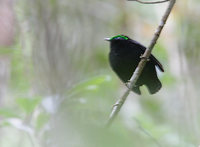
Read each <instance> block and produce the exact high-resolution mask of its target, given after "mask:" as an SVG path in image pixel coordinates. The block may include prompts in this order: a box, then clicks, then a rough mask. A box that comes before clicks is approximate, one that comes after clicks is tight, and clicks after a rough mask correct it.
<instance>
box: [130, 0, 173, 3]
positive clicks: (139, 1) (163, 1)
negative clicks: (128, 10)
mask: <svg viewBox="0 0 200 147" xmlns="http://www.w3.org/2000/svg"><path fill="white" fill-rule="evenodd" d="M128 1H136V2H138V3H141V4H160V3H165V2H168V1H170V0H162V1H152V2H144V1H141V0H128Z"/></svg>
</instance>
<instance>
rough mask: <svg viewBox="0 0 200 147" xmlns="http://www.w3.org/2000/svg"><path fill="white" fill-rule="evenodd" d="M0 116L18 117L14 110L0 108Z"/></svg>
mask: <svg viewBox="0 0 200 147" xmlns="http://www.w3.org/2000/svg"><path fill="white" fill-rule="evenodd" d="M0 116H1V117H6V118H11V117H19V115H18V114H17V112H16V111H15V110H12V109H9V108H0Z"/></svg>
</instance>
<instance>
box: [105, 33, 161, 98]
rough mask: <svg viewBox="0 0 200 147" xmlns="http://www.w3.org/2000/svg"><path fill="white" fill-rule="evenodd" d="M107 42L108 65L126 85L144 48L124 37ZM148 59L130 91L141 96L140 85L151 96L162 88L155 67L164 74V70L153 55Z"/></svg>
mask: <svg viewBox="0 0 200 147" xmlns="http://www.w3.org/2000/svg"><path fill="white" fill-rule="evenodd" d="M107 40H108V41H110V48H111V50H110V53H109V61H110V65H111V67H112V69H113V70H114V72H115V73H116V74H117V75H118V76H119V78H120V79H121V80H122V81H123V82H124V83H126V82H128V80H129V79H130V78H131V76H132V74H133V72H134V71H135V69H136V67H137V66H138V63H139V62H140V60H141V58H140V56H141V55H142V54H144V52H145V50H146V47H144V46H143V45H141V44H140V43H138V42H137V41H134V40H132V39H130V38H129V37H127V36H124V35H117V36H115V37H112V38H111V39H107ZM149 59H150V61H148V62H147V63H146V66H145V67H144V69H143V72H142V74H141V75H140V77H139V79H138V80H137V82H136V86H135V87H134V88H133V89H132V90H133V91H134V92H135V93H137V94H139V95H140V94H141V92H140V86H142V85H145V86H147V89H148V90H149V92H150V93H151V94H154V93H156V92H157V91H159V90H160V88H161V87H162V84H161V82H160V80H159V79H158V77H157V73H156V69H155V66H157V67H158V68H159V69H160V70H161V71H162V72H164V69H163V67H162V65H161V63H160V62H159V61H158V60H157V59H156V58H155V57H154V56H153V55H151V56H150V58H149Z"/></svg>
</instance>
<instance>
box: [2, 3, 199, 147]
mask: <svg viewBox="0 0 200 147" xmlns="http://www.w3.org/2000/svg"><path fill="white" fill-rule="evenodd" d="M199 6H200V2H199V1H198V0H190V1H187V0H181V1H177V3H176V5H175V8H174V9H173V12H172V13H171V15H170V18H169V20H168V21H167V24H166V26H165V28H164V30H163V32H162V34H161V36H160V38H159V40H158V42H157V44H156V46H155V49H154V50H153V54H154V55H155V56H156V57H157V58H158V59H159V60H160V61H161V63H162V64H163V66H164V68H165V72H164V73H160V72H159V73H158V74H159V78H160V79H161V81H162V84H163V88H162V89H161V90H160V91H159V92H158V93H157V94H155V95H150V94H149V93H148V91H147V90H146V87H142V93H143V94H142V96H138V95H136V94H134V93H131V94H130V96H129V97H128V99H127V101H126V103H125V104H124V106H123V108H122V110H121V111H120V113H119V116H118V117H117V119H116V120H115V121H114V122H113V124H112V126H111V127H110V128H105V123H106V121H107V120H108V117H109V113H110V112H111V108H112V105H113V104H114V103H115V101H116V100H117V99H118V98H119V97H120V96H121V95H122V94H123V92H124V91H125V88H126V87H125V86H124V85H123V84H122V82H121V81H120V80H119V79H118V77H117V76H116V75H115V74H114V73H113V72H112V70H111V68H110V66H109V63H108V53H109V44H108V43H107V42H105V41H104V40H103V39H104V38H105V37H112V36H114V35H117V34H126V35H128V36H129V37H131V38H133V39H135V40H137V41H139V42H140V43H142V44H144V45H145V46H147V45H148V44H149V42H150V40H151V39H152V37H153V34H154V32H155V30H156V27H157V26H158V24H159V22H160V19H161V17H162V15H163V13H164V12H165V9H166V7H167V3H163V4H156V5H144V4H139V3H137V2H133V1H132V2H131V1H125V0H80V1H72V0H59V1H56V0H29V1H26V0H18V1H17V0H15V1H14V0H1V1H0V33H1V36H0V106H1V107H0V125H1V128H0V146H1V147H13V146H19V147H124V146H125V147H155V146H159V147H160V146H164V147H197V146H198V145H200V141H199V136H200V125H199V124H200V117H199V115H198V114H199V112H200V110H199V109H200V100H199V94H200V92H199V90H200V87H199V85H200V78H199V73H200V66H199V62H200V61H199V60H200V51H199V46H200V37H199V36H200V30H199V26H200V20H199V19H198V18H199V16H200V9H199Z"/></svg>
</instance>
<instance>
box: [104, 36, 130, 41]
mask: <svg viewBox="0 0 200 147" xmlns="http://www.w3.org/2000/svg"><path fill="white" fill-rule="evenodd" d="M104 40H106V41H110V42H115V41H126V40H129V37H127V36H125V35H117V36H114V37H111V38H104Z"/></svg>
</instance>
